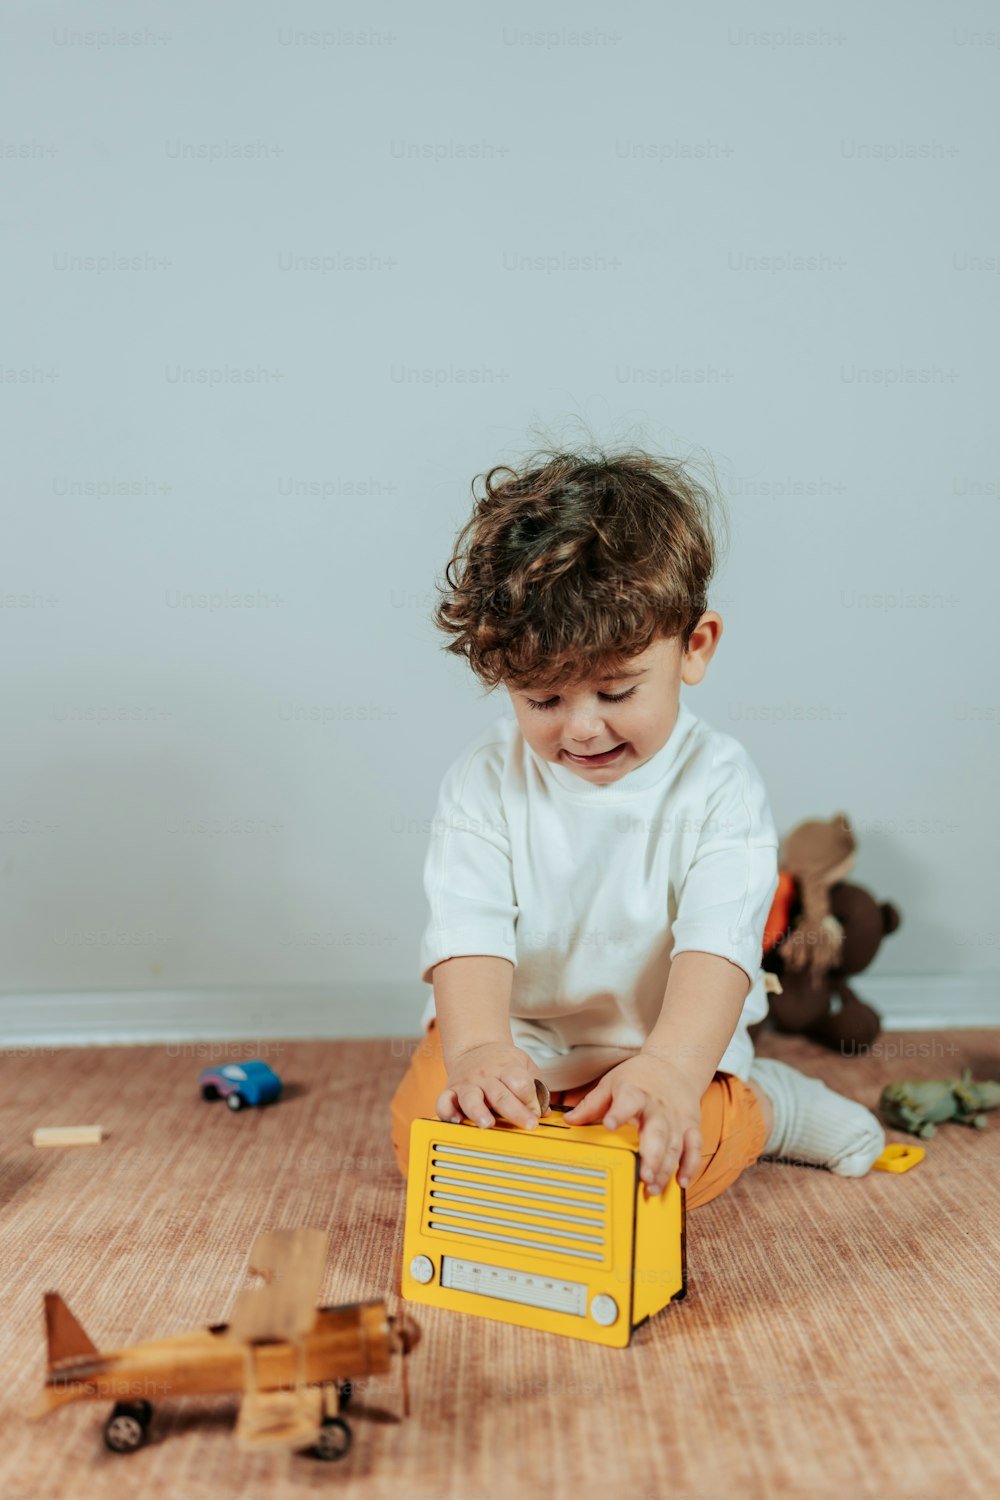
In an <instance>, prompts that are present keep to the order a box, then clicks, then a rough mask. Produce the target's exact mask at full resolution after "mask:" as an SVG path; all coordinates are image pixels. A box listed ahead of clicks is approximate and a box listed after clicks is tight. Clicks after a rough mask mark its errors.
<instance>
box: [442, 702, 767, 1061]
mask: <svg viewBox="0 0 1000 1500" xmlns="http://www.w3.org/2000/svg"><path fill="white" fill-rule="evenodd" d="M777 850H778V838H777V834H776V832H775V827H774V822H773V819H772V817H771V812H770V808H769V807H768V803H767V796H766V793H765V791H764V786H763V783H762V781H761V778H760V776H759V774H758V772H757V769H756V767H755V766H754V764H753V762H752V761H751V759H750V757H749V755H748V754H747V752H746V751H745V750H744V748H743V746H742V745H741V744H740V743H739V741H738V740H735V739H734V738H733V737H732V736H731V735H728V734H721V733H719V732H718V731H717V730H714V729H712V728H711V727H710V726H709V725H707V724H706V723H705V722H704V721H703V720H702V719H699V718H698V717H697V716H696V715H695V714H693V713H692V712H691V711H690V710H689V709H688V707H687V705H686V703H685V702H684V701H683V699H682V700H681V703H680V712H679V714H678V718H677V722H676V724H675V725H674V728H673V731H672V732H671V735H670V738H669V739H668V740H667V743H666V744H665V745H663V746H662V747H661V749H660V750H658V751H657V753H656V754H655V755H653V756H652V757H651V758H650V759H649V760H648V761H646V762H645V764H643V765H641V766H638V767H637V768H636V769H635V770H634V771H629V772H628V773H627V774H626V775H624V776H622V777H619V779H618V780H617V781H613V782H611V783H609V784H608V785H606V786H601V785H600V784H598V783H597V782H588V781H585V780H584V779H583V777H581V776H577V775H575V774H574V772H572V771H570V770H569V769H568V768H566V767H565V766H562V765H558V764H553V763H552V762H551V761H547V760H543V759H542V758H541V757H540V756H538V755H536V754H535V752H534V751H533V750H532V749H531V747H530V746H529V745H528V744H527V743H526V742H525V739H524V737H523V735H522V734H521V730H520V727H519V725H518V723H517V720H516V718H514V717H513V715H512V714H505V715H502V716H501V717H499V718H498V719H496V720H494V722H493V723H491V724H490V725H488V727H487V728H486V729H484V730H482V731H481V732H480V733H479V734H478V735H477V736H476V737H475V739H473V740H472V741H471V742H470V743H469V744H468V745H467V746H466V748H465V749H464V750H463V751H462V752H461V754H460V755H459V756H458V757H457V758H456V759H455V760H454V761H453V762H452V764H451V765H450V766H449V767H448V770H447V771H446V772H445V774H444V777H443V779H442V782H441V789H440V793H439V795H438V803H437V811H436V814H435V818H434V822H433V824H432V828H431V836H430V846H429V848H428V851H427V856H426V859H425V861H424V889H425V891H426V893H427V900H428V902H429V905H430V920H429V922H428V924H427V927H426V929H425V931H424V935H423V939H422V942H421V949H420V967H421V979H422V980H423V981H424V982H425V983H428V984H430V983H432V982H433V981H432V979H431V970H432V969H433V967H434V965H435V964H437V963H441V962H442V960H444V959H446V958H455V957H459V956H461V955H463V954H475V953H483V954H493V955H497V956H499V957H501V958H507V959H510V960H511V962H512V963H513V964H514V973H513V984H512V990H511V1000H510V1015H511V1032H512V1035H513V1039H514V1043H515V1045H516V1046H518V1047H521V1048H523V1049H524V1051H525V1052H527V1053H528V1055H529V1056H530V1057H532V1058H533V1059H534V1061H535V1063H536V1065H537V1067H538V1070H539V1073H540V1076H541V1077H542V1079H543V1081H544V1082H545V1083H546V1084H547V1085H548V1087H549V1088H550V1089H566V1088H572V1087H574V1086H575V1085H576V1084H580V1083H587V1082H588V1081H589V1080H590V1079H592V1078H596V1077H598V1076H599V1075H601V1074H602V1073H605V1072H606V1071H607V1070H608V1068H610V1067H613V1066H614V1065H615V1064H616V1063H619V1062H622V1061H623V1060H624V1059H625V1058H626V1057H631V1056H633V1055H634V1054H635V1053H636V1052H637V1051H638V1049H639V1048H640V1047H641V1046H642V1044H643V1042H644V1041H645V1040H646V1038H647V1036H648V1035H649V1033H650V1031H651V1030H652V1029H653V1026H654V1025H655V1024H656V1021H657V1018H658V1017H659V1014H660V1010H661V1007H662V1004H663V997H664V993H665V991H666V985H667V975H668V973H669V971H670V961H671V959H672V958H673V956H674V955H675V954H677V953H683V952H684V951H685V950H687V949H698V950H700V951H703V952H706V953H716V954H719V955H720V956H721V957H723V958H727V959H729V960H731V962H733V963H735V964H738V965H739V967H740V968H741V969H743V970H744V972H745V973H746V975H747V977H748V979H749V980H750V981H751V987H750V992H749V994H748V995H747V998H746V1001H745V1002H744V1005H743V1010H742V1013H741V1015H740V1018H739V1021H738V1023H737V1026H736V1029H735V1032H734V1034H733V1037H732V1040H731V1041H730V1043H729V1045H728V1046H727V1048H726V1051H725V1053H724V1054H723V1056H722V1058H721V1060H720V1062H719V1064H718V1068H719V1071H721V1072H726V1073H734V1074H736V1076H737V1077H739V1078H742V1079H744V1080H745V1079H746V1078H747V1077H748V1074H749V1070H750V1064H751V1062H752V1060H753V1044H752V1042H751V1040H750V1037H749V1036H748V1035H747V1031H746V1027H747V1025H749V1024H750V1023H752V1022H754V1021H759V1020H762V1019H763V1018H764V1016H765V1015H766V1014H767V995H766V992H765V990H764V976H763V971H762V969H761V944H762V940H763V934H764V924H765V922H766V920H767V916H768V912H769V911H770V907H771V901H772V899H773V897H774V894H775V891H776V890H777V887H778V860H777ZM434 1013H435V1012H434V996H433V994H431V996H430V999H429V1001H428V1004H427V1006H426V1007H425V1009H424V1013H423V1016H422V1018H421V1021H422V1024H423V1026H424V1027H425V1028H426V1027H427V1025H428V1024H429V1022H430V1019H431V1017H432V1016H433V1015H434Z"/></svg>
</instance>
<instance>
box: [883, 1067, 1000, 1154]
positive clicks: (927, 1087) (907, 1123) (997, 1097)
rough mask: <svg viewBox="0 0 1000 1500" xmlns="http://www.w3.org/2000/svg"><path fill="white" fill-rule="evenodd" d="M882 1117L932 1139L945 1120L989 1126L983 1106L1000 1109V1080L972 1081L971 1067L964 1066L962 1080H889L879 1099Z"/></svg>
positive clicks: (976, 1125) (983, 1127)
mask: <svg viewBox="0 0 1000 1500" xmlns="http://www.w3.org/2000/svg"><path fill="white" fill-rule="evenodd" d="M879 1105H880V1108H881V1110H882V1115H883V1118H884V1119H885V1120H886V1122H887V1123H888V1124H889V1125H894V1126H895V1127H896V1129H897V1130H906V1131H908V1132H909V1133H910V1135H918V1136H919V1137H920V1138H921V1140H924V1141H929V1140H930V1138H931V1136H933V1135H937V1126H938V1125H940V1124H942V1123H943V1122H944V1121H946V1120H954V1121H955V1122H956V1124H958V1125H972V1126H973V1127H974V1128H975V1129H976V1130H985V1129H986V1124H987V1121H986V1116H985V1115H984V1114H981V1113H980V1111H981V1110H984V1109H1000V1083H994V1082H993V1081H992V1080H991V1079H988V1080H987V1081H986V1082H985V1083H973V1081H972V1071H971V1069H969V1068H964V1069H963V1071H962V1079H961V1082H959V1081H958V1080H957V1079H954V1078H945V1079H922V1080H921V1081H920V1082H919V1083H888V1084H886V1086H885V1088H884V1089H883V1090H882V1097H881V1099H880V1100H879Z"/></svg>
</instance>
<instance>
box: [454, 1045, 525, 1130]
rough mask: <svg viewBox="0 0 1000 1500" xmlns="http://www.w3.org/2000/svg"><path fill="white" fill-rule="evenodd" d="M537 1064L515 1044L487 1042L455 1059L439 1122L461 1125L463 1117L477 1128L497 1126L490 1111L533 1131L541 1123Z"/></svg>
mask: <svg viewBox="0 0 1000 1500" xmlns="http://www.w3.org/2000/svg"><path fill="white" fill-rule="evenodd" d="M537 1072H538V1068H537V1066H536V1064H535V1063H534V1062H533V1061H532V1059H531V1058H530V1057H529V1056H528V1054H527V1052H522V1051H521V1048H520V1047H515V1046H514V1045H513V1044H512V1043H508V1044H506V1045H504V1044H503V1043H497V1042H487V1043H486V1044H485V1045H484V1046H482V1047H473V1048H471V1049H470V1050H469V1051H468V1052H463V1053H461V1054H460V1055H459V1056H458V1057H457V1058H455V1059H453V1061H452V1065H451V1067H450V1068H449V1070H448V1086H447V1088H446V1089H444V1090H443V1092H442V1093H440V1094H439V1095H438V1099H437V1104H436V1105H435V1108H436V1110H437V1116H438V1119H439V1120H450V1121H452V1122H454V1123H456V1124H457V1123H458V1122H459V1121H460V1120H461V1117H462V1114H464V1115H465V1116H466V1118H467V1119H470V1120H473V1121H475V1123H476V1124H477V1125H483V1126H488V1125H492V1124H493V1115H491V1114H490V1110H491V1109H492V1110H494V1111H495V1112H496V1114H498V1115H500V1116H502V1117H503V1119H505V1120H510V1122H511V1124H513V1125H523V1126H526V1127H527V1128H528V1129H529V1130H531V1129H533V1128H534V1127H535V1126H536V1125H537V1124H538V1116H539V1106H538V1095H537V1093H536V1092H535V1076H536V1074H537Z"/></svg>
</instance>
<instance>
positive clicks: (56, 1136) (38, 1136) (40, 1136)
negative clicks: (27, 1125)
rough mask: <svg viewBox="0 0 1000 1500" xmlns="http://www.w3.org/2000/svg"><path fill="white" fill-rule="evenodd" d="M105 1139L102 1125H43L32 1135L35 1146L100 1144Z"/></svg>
mask: <svg viewBox="0 0 1000 1500" xmlns="http://www.w3.org/2000/svg"><path fill="white" fill-rule="evenodd" d="M103 1139H104V1129H103V1127H102V1126H100V1125H43V1126H41V1127H40V1128H39V1129H38V1130H36V1131H35V1132H34V1134H33V1135H32V1137H31V1144H32V1145H33V1146H99V1145H100V1144H101V1141H102V1140H103Z"/></svg>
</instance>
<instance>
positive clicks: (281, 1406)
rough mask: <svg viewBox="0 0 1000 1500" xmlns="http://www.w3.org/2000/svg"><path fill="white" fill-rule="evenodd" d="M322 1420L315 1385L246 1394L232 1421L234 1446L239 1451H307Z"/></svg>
mask: <svg viewBox="0 0 1000 1500" xmlns="http://www.w3.org/2000/svg"><path fill="white" fill-rule="evenodd" d="M322 1420H323V1392H322V1391H321V1390H320V1389H319V1387H318V1386H308V1385H307V1386H300V1387H299V1388H298V1389H297V1390H294V1391H247V1393H246V1395H245V1396H244V1397H243V1400H242V1401H241V1402H240V1414H239V1417H238V1418H237V1421H236V1444H237V1447H239V1448H243V1449H256V1448H308V1447H309V1446H311V1444H313V1443H314V1442H315V1441H316V1438H317V1436H318V1435H319V1429H320V1424H321V1422H322Z"/></svg>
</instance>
